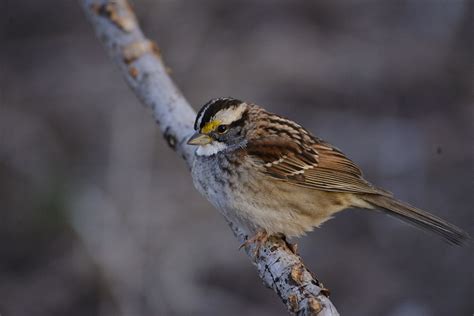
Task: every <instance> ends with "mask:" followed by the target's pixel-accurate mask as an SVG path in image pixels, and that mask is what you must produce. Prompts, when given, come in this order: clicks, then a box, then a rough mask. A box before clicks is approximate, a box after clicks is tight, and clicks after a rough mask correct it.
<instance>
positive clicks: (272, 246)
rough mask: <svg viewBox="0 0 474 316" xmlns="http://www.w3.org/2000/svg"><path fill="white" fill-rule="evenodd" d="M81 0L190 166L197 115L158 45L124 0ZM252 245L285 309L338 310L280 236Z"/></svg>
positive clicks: (242, 235)
mask: <svg viewBox="0 0 474 316" xmlns="http://www.w3.org/2000/svg"><path fill="white" fill-rule="evenodd" d="M81 4H82V6H83V8H84V11H85V13H86V15H87V17H88V18H89V20H90V22H91V23H92V25H93V27H94V29H95V31H96V33H97V35H98V37H99V39H100V40H101V41H102V43H103V44H104V45H105V47H106V49H107V51H108V53H109V54H110V56H111V57H112V59H113V60H114V62H115V64H116V65H117V66H118V67H119V68H120V70H121V72H122V74H123V75H124V77H125V79H126V80H127V82H128V84H129V85H130V87H131V88H132V90H133V91H134V92H135V94H136V95H137V97H138V98H139V99H140V100H141V102H142V103H143V104H144V105H146V106H147V107H149V108H150V109H152V111H153V114H154V117H155V120H156V121H157V123H158V125H159V126H160V129H161V131H162V132H163V135H164V137H165V139H166V141H167V142H168V144H169V145H170V147H171V148H173V149H174V150H175V151H176V152H177V153H178V154H180V155H181V157H182V158H183V159H184V160H185V161H186V163H187V165H188V167H190V166H191V163H192V157H193V150H194V148H192V146H187V145H186V140H187V138H188V137H189V135H191V134H192V132H193V122H194V118H195V115H196V114H195V112H194V110H193V109H192V108H191V107H190V106H189V104H188V102H187V101H186V100H185V98H184V97H183V95H182V94H181V93H180V91H179V90H178V88H177V87H176V86H175V84H174V83H173V82H172V80H171V79H170V77H169V76H168V73H167V69H166V67H165V65H164V64H163V61H162V60H161V57H160V54H159V49H158V47H157V46H156V45H155V44H154V43H153V42H151V41H150V40H149V39H147V38H146V37H145V36H144V35H143V33H142V31H141V30H140V27H139V25H138V22H137V19H136V17H135V15H134V13H133V11H132V9H131V7H130V5H129V4H128V3H127V1H126V0H115V1H113V0H81ZM229 225H230V227H231V228H232V230H233V232H234V234H235V235H236V237H237V238H238V240H239V241H240V242H244V241H245V240H246V238H247V236H246V235H245V233H243V231H242V230H241V229H240V228H239V227H237V226H236V225H235V224H233V223H231V222H229ZM253 250H254V249H253V247H250V249H247V250H246V251H247V254H248V255H249V258H250V259H251V260H252V262H253V263H254V264H255V266H256V267H257V270H258V273H259V276H260V278H261V279H262V280H263V282H264V284H265V285H266V286H267V287H269V288H272V289H273V290H274V291H275V292H276V293H277V295H278V296H279V297H280V298H281V300H282V301H283V302H284V303H285V305H286V306H287V308H288V311H289V312H290V313H292V314H297V315H338V313H337V311H336V308H335V307H334V305H333V304H332V302H331V301H330V300H329V298H328V297H327V293H328V291H327V290H326V289H325V288H324V287H323V285H322V284H321V283H320V282H319V281H318V280H317V279H316V278H315V277H314V276H313V275H312V274H311V272H310V271H309V270H308V269H307V268H306V267H305V265H304V263H303V261H302V260H301V258H300V257H299V256H297V255H295V254H294V253H293V251H292V250H291V249H290V248H289V247H288V244H287V243H286V242H285V241H284V240H282V239H280V238H278V237H272V238H270V239H269V240H268V241H267V242H266V243H265V245H264V246H263V247H262V248H261V249H260V252H259V256H258V257H254V255H253Z"/></svg>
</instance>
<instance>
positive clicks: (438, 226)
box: [363, 194, 470, 245]
mask: <svg viewBox="0 0 474 316" xmlns="http://www.w3.org/2000/svg"><path fill="white" fill-rule="evenodd" d="M363 199H364V200H365V201H366V202H368V203H370V204H371V205H373V206H374V207H376V208H380V209H382V210H383V211H385V212H386V213H387V214H389V215H391V216H394V217H397V218H399V219H401V220H403V221H405V222H407V223H409V224H412V225H414V226H416V227H419V228H422V229H424V230H426V231H430V232H433V233H436V234H438V235H440V236H442V237H443V238H445V239H446V240H447V241H448V242H449V243H452V244H455V245H463V244H465V243H467V241H468V240H469V239H470V237H469V235H468V234H467V233H466V232H465V231H463V230H462V229H460V228H459V227H457V226H455V225H453V224H451V223H448V222H447V221H445V220H443V219H441V218H439V217H437V216H434V215H432V214H430V213H428V212H426V211H423V210H420V209H419V208H416V207H414V206H411V205H410V204H408V203H404V202H402V201H399V200H396V199H394V198H392V197H389V196H383V195H375V194H372V195H364V197H363Z"/></svg>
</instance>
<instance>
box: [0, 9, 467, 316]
mask: <svg viewBox="0 0 474 316" xmlns="http://www.w3.org/2000/svg"><path fill="white" fill-rule="evenodd" d="M134 5H135V10H136V11H137V14H138V16H139V18H140V21H141V23H142V26H143V29H144V30H145V32H146V33H147V35H148V36H150V37H151V38H152V39H154V40H156V41H157V42H158V43H159V45H160V47H161V50H162V52H163V55H164V59H165V60H166V62H167V65H168V66H170V67H171V68H172V70H173V74H172V76H173V78H174V79H175V81H176V82H177V84H178V85H179V86H180V88H181V89H182V91H183V93H184V94H185V95H186V96H187V98H188V100H189V101H190V102H191V103H192V104H193V105H194V107H195V108H196V109H198V108H199V106H200V105H201V104H203V103H205V102H206V101H207V100H208V99H210V98H213V97H217V96H234V97H238V98H241V99H244V100H248V101H253V102H256V103H258V104H261V105H264V106H265V107H267V108H268V109H269V110H272V111H275V112H278V113H280V114H282V115H285V116H287V117H290V118H292V119H294V120H297V121H299V122H300V123H302V124H303V125H305V126H306V127H307V128H308V129H310V130H311V131H313V132H314V133H315V134H316V135H318V136H320V137H322V138H324V139H326V140H328V141H330V142H332V143H334V144H335V145H337V146H338V147H340V148H342V150H343V151H344V152H345V153H346V154H348V155H349V156H350V157H351V158H353V160H355V161H356V162H357V163H359V164H360V165H361V167H362V168H363V169H364V170H365V174H366V176H367V178H368V179H370V180H371V181H372V182H374V183H376V184H378V185H380V186H383V187H385V188H387V189H389V190H391V191H393V192H395V193H396V194H397V195H398V196H399V197H401V198H403V199H404V200H407V201H409V202H412V203H414V204H416V205H418V206H420V207H422V208H426V209H428V210H432V211H433V212H434V213H436V214H438V215H440V216H442V217H444V218H446V219H449V220H450V221H452V222H454V223H457V224H459V225H460V226H462V227H463V228H464V229H466V230H467V231H468V232H470V234H471V235H472V234H473V232H474V221H473V215H472V214H473V213H472V211H473V209H472V205H473V204H474V199H473V193H474V192H473V182H472V181H473V175H474V168H473V135H474V133H473V132H474V131H473V114H474V107H473V99H472V82H473V81H472V78H473V77H472V56H473V49H472V25H473V24H472V23H473V11H474V10H473V2H472V1H461V0H451V1H444V0H436V1H423V0H412V1H395V2H390V3H389V2H385V3H384V4H381V3H380V2H378V1H342V0H337V1H335V0H325V1H299V2H296V1H283V0H279V1H234V0H232V1H219V0H205V1H184V0H180V1H178V0H175V1H173V0H167V1H165V0H161V1H158V0H156V1H152V0H140V1H135V2H134ZM0 6H1V7H0V10H1V11H0V12H2V18H1V19H0V20H1V22H0V23H1V24H2V25H1V27H0V32H1V33H0V34H1V35H0V36H1V38H0V208H1V209H0V212H1V213H0V215H1V220H0V313H1V314H2V315H3V316H10V315H36V316H42V315H247V316H250V315H285V314H286V312H285V309H284V307H283V305H282V304H281V303H280V302H279V301H278V300H277V299H276V297H275V295H274V294H273V293H272V292H271V291H270V290H267V289H265V288H264V287H263V286H262V285H261V283H260V281H259V279H258V278H257V276H256V272H255V269H254V268H253V267H252V266H251V265H250V263H249V261H248V259H247V258H246V257H245V255H244V254H243V253H241V252H239V251H238V250H237V247H238V243H237V241H236V240H235V239H234V237H233V236H232V234H231V232H230V230H229V228H228V227H227V226H226V224H225V221H224V220H223V219H222V217H221V216H220V215H219V214H218V212H217V211H216V210H215V209H213V208H212V207H211V206H210V205H209V204H208V203H207V202H206V201H205V200H204V199H203V198H202V197H200V196H199V195H198V193H197V192H196V191H195V190H194V189H193V187H192V184H191V181H190V176H189V174H188V171H187V170H186V168H185V166H184V163H183V162H182V161H180V160H178V159H177V157H176V156H175V155H174V153H173V152H171V151H170V150H169V149H168V148H167V146H166V145H165V142H164V141H163V139H162V137H161V135H160V134H159V132H158V128H157V127H156V125H155V124H154V122H153V119H152V118H151V115H150V113H149V112H147V110H145V108H144V107H142V106H140V104H139V102H138V101H137V99H136V97H135V96H134V95H133V94H132V93H131V91H130V90H129V89H128V88H127V87H126V85H125V83H124V81H123V80H122V78H121V76H120V73H119V72H118V71H117V69H116V68H114V66H113V65H112V64H111V61H110V60H109V59H108V57H107V56H106V53H105V52H104V50H103V49H102V47H101V46H100V44H99V42H98V41H97V40H96V38H95V37H94V35H93V32H92V29H91V27H90V26H89V25H88V23H87V22H86V20H85V18H84V16H83V14H82V12H81V10H80V8H79V5H78V4H77V3H76V1H52V0H42V1H12V0H10V1H6V0H2V1H1V2H0ZM299 244H300V250H301V254H302V256H303V258H304V259H305V261H306V262H307V264H308V266H309V267H310V268H311V269H312V270H313V271H315V272H316V273H317V276H318V278H319V279H321V280H322V281H323V282H324V283H325V284H326V285H327V286H328V287H329V288H330V289H331V291H332V297H331V298H332V300H333V302H334V303H335V304H336V306H337V307H338V309H339V311H340V312H341V313H342V314H343V315H390V316H399V315H400V316H401V315H404V316H405V315H408V316H411V315H471V314H472V312H473V311H474V301H473V297H474V294H473V269H472V267H473V266H474V261H473V251H472V246H471V247H470V248H457V247H451V246H449V245H447V244H446V243H444V242H443V241H441V240H440V239H439V238H436V237H434V236H430V235H427V234H425V233H422V232H420V231H418V230H415V229H412V228H411V227H409V226H407V225H403V224H400V223H399V222H398V221H396V220H393V219H390V218H388V217H386V216H383V215H380V214H370V213H368V212H365V211H361V210H358V211H348V212H344V213H342V214H339V215H338V216H337V218H336V219H335V220H333V221H330V222H328V223H327V224H325V225H324V226H323V228H322V229H319V230H317V231H316V232H314V233H312V234H310V235H309V236H307V237H305V238H303V239H301V240H300V241H299Z"/></svg>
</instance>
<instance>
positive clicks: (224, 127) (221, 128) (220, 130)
mask: <svg viewBox="0 0 474 316" xmlns="http://www.w3.org/2000/svg"><path fill="white" fill-rule="evenodd" d="M228 128H229V127H228V126H227V125H219V126H217V132H218V133H219V134H224V133H225V132H227V129H228Z"/></svg>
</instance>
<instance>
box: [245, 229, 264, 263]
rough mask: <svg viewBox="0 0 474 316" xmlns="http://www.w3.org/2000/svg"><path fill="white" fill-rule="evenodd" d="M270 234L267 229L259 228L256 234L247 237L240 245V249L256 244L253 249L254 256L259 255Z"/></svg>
mask: <svg viewBox="0 0 474 316" xmlns="http://www.w3.org/2000/svg"><path fill="white" fill-rule="evenodd" d="M269 237H270V235H269V234H268V233H267V232H266V231H265V230H259V231H258V232H257V233H256V234H255V235H253V236H252V237H251V238H249V239H247V240H246V241H245V242H244V243H242V245H240V247H239V249H242V248H243V247H248V246H250V245H252V244H254V245H255V249H254V250H253V255H254V257H257V256H258V255H259V254H260V248H261V247H262V245H264V244H265V242H266V241H267V240H268V238H269Z"/></svg>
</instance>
